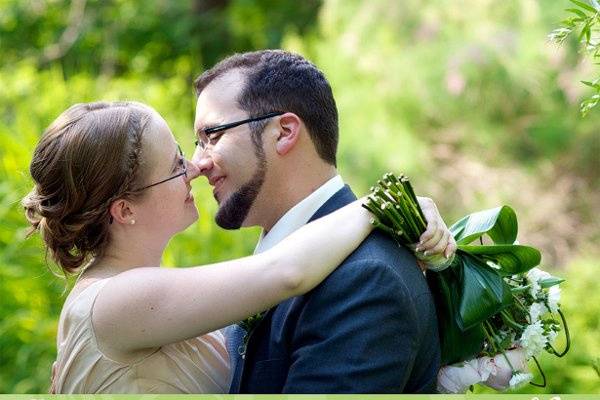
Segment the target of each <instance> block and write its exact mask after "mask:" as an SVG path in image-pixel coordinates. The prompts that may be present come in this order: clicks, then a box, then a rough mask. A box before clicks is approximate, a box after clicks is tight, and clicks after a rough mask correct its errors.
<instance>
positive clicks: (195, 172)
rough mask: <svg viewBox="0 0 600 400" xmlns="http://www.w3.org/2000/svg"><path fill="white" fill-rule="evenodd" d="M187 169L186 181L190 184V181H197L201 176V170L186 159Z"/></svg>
mask: <svg viewBox="0 0 600 400" xmlns="http://www.w3.org/2000/svg"><path fill="white" fill-rule="evenodd" d="M185 167H186V169H187V174H186V180H187V181H188V182H190V181H192V180H194V179H196V178H197V177H198V176H200V168H198V166H197V165H196V163H194V162H192V161H190V160H188V159H186V160H185Z"/></svg>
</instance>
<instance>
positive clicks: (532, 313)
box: [529, 303, 548, 323]
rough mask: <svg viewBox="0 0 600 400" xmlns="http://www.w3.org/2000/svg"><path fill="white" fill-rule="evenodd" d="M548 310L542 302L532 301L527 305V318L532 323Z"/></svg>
mask: <svg viewBox="0 0 600 400" xmlns="http://www.w3.org/2000/svg"><path fill="white" fill-rule="evenodd" d="M547 312H548V308H547V307H546V306H545V305H544V304H542V303H533V304H532V305H531V306H530V307H529V318H531V323H534V322H536V321H538V320H539V319H540V317H541V316H542V315H544V314H546V313H547Z"/></svg>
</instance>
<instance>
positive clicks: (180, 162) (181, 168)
mask: <svg viewBox="0 0 600 400" xmlns="http://www.w3.org/2000/svg"><path fill="white" fill-rule="evenodd" d="M177 152H178V153H179V154H178V155H179V158H178V159H177V165H176V167H175V172H176V173H175V175H173V176H170V177H168V178H166V179H163V180H162V181H159V182H155V183H151V184H150V185H146V186H143V187H141V188H138V189H135V190H133V191H134V192H139V191H142V190H145V189H148V188H151V187H153V186H156V185H160V184H161V183H165V182H168V181H170V180H172V179H175V178H179V177H180V176H183V175H185V176H186V177H187V162H186V161H185V156H184V154H183V150H181V146H179V144H178V145H177Z"/></svg>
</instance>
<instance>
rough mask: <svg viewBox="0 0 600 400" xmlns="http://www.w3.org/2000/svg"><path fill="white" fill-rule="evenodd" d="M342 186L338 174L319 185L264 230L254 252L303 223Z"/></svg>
mask: <svg viewBox="0 0 600 400" xmlns="http://www.w3.org/2000/svg"><path fill="white" fill-rule="evenodd" d="M343 187H344V181H343V180H342V177H341V176H339V175H336V176H334V177H333V178H331V179H330V180H328V181H327V182H325V183H324V184H323V185H321V187H319V188H318V189H317V190H315V191H314V192H312V193H311V194H310V195H309V196H307V197H306V198H304V200H302V201H301V202H299V203H298V204H296V205H295V206H294V207H292V208H290V210H289V211H288V212H286V213H285V214H284V215H283V216H282V217H281V218H280V219H279V220H278V221H277V223H276V224H275V225H273V227H272V228H271V230H270V231H269V232H268V233H267V234H266V235H265V233H264V231H263V233H262V234H261V235H260V239H258V244H257V245H256V249H254V254H258V253H262V252H263V251H266V250H269V249H270V248H271V247H273V246H275V245H276V244H277V243H279V242H281V241H282V240H283V239H284V238H285V237H287V236H288V235H290V234H291V233H292V232H294V231H295V230H297V229H298V228H300V227H302V226H303V225H305V224H306V223H307V222H308V220H309V219H310V218H311V217H312V216H313V215H314V213H316V212H317V210H318V209H319V208H321V206H323V204H325V203H326V202H327V200H329V199H330V198H331V197H332V196H333V195H334V194H336V193H337V192H338V191H339V190H340V189H342V188H343Z"/></svg>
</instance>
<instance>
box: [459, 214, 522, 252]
mask: <svg viewBox="0 0 600 400" xmlns="http://www.w3.org/2000/svg"><path fill="white" fill-rule="evenodd" d="M517 231H518V223H517V215H516V214H515V212H514V210H513V209H512V208H510V207H509V206H502V207H497V208H493V209H490V210H484V211H479V212H476V213H473V214H469V215H467V216H465V217H463V218H462V219H460V220H459V221H458V222H456V223H454V224H453V225H452V226H451V227H450V232H452V235H453V236H454V239H455V240H456V243H457V244H459V245H466V244H469V243H471V242H472V241H474V240H476V239H478V238H479V237H481V236H483V235H484V234H487V235H489V236H490V238H491V239H492V240H493V241H494V243H499V244H513V243H514V242H515V240H516V239H517Z"/></svg>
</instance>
